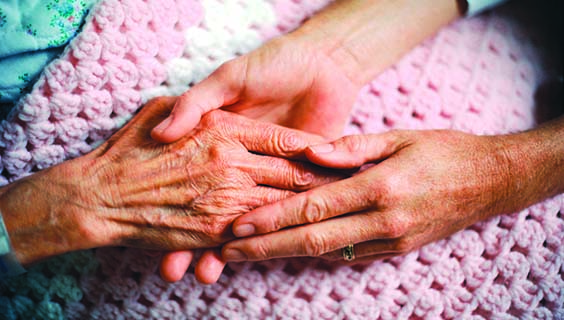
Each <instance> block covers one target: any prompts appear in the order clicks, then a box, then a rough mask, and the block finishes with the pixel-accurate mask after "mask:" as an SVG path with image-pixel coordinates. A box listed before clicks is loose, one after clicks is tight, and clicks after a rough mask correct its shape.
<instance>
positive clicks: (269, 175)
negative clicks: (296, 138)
mask: <svg viewBox="0 0 564 320" xmlns="http://www.w3.org/2000/svg"><path fill="white" fill-rule="evenodd" d="M233 161H234V165H235V166H236V167H237V168H240V169H241V170H243V171H245V172H246V173H247V174H248V175H249V176H250V177H251V178H252V179H253V180H254V181H255V183H257V184H259V185H265V186H270V187H274V188H279V189H284V190H292V191H304V190H309V189H311V188H314V187H317V186H321V185H324V184H327V183H330V182H334V181H337V180H340V179H343V178H345V177H346V175H345V174H344V173H339V172H335V171H329V170H326V169H323V168H320V167H317V166H313V165H310V164H307V163H302V162H296V161H290V160H286V159H282V158H276V157H270V156H261V155H255V154H249V155H245V156H244V157H242V158H241V159H240V160H237V159H233Z"/></svg>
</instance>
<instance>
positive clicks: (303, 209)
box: [233, 169, 382, 237]
mask: <svg viewBox="0 0 564 320" xmlns="http://www.w3.org/2000/svg"><path fill="white" fill-rule="evenodd" d="M373 170H374V169H371V170H367V171H364V172H362V173H360V174H358V175H356V176H354V177H351V178H348V179H345V180H341V181H337V182H333V183H330V184H326V185H323V186H320V187H318V188H315V189H311V190H309V191H306V192H303V193H300V194H297V195H295V196H293V197H291V198H288V199H286V200H283V201H279V202H276V203H273V204H271V205H268V206H264V207H260V208H258V209H256V210H253V211H251V212H249V213H247V214H245V215H243V216H241V217H239V218H237V219H236V220H235V221H234V223H233V233H234V234H235V236H237V237H247V236H250V235H253V234H262V233H269V232H273V231H276V230H279V229H282V228H285V227H288V226H296V225H301V224H311V223H316V222H319V221H322V220H326V219H329V218H332V217H335V216H338V215H342V214H346V213H349V212H357V211H363V210H366V209H368V208H370V207H372V206H374V204H375V203H377V200H378V197H379V194H381V193H382V192H381V191H379V190H377V184H375V183H372V182H371V180H374V179H375V177H374V176H373V175H368V174H367V173H368V172H371V171H373ZM375 180H378V179H375Z"/></svg>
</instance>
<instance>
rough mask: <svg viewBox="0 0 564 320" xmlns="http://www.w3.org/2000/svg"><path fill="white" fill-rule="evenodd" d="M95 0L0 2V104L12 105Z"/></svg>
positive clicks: (69, 36)
mask: <svg viewBox="0 0 564 320" xmlns="http://www.w3.org/2000/svg"><path fill="white" fill-rule="evenodd" d="M95 2H96V0H48V1H45V0H6V1H1V2H0V103H4V104H12V103H13V102H15V101H16V100H17V99H18V98H19V97H20V96H21V95H22V93H24V92H25V91H26V89H28V88H29V87H30V85H31V82H33V80H34V79H35V78H36V77H37V76H38V75H39V73H40V71H41V70H43V68H44V67H45V65H46V64H47V63H49V62H50V61H51V60H53V59H54V58H55V57H56V56H57V55H58V54H60V53H61V52H62V50H63V48H64V45H65V44H66V43H67V42H68V41H69V40H70V39H71V38H72V37H73V36H74V35H75V34H76V33H77V32H78V30H79V29H80V26H81V24H82V21H83V19H84V17H85V16H86V15H87V13H88V11H89V10H90V7H91V6H92V4H94V3H95Z"/></svg>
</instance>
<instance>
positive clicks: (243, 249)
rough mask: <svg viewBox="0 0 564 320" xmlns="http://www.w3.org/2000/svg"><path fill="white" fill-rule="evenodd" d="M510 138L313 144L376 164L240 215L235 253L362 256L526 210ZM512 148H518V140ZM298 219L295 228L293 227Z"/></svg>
mask: <svg viewBox="0 0 564 320" xmlns="http://www.w3.org/2000/svg"><path fill="white" fill-rule="evenodd" d="M507 150H508V148H506V139H505V138H504V137H503V136H499V137H480V136H474V135H469V134H464V133H461V132H456V131H419V132H417V131H392V132H389V133H384V134H381V135H365V136H348V137H344V138H342V139H340V140H337V141H335V142H333V143H332V144H328V145H318V146H313V147H311V148H309V149H308V150H307V151H306V154H307V157H308V159H310V160H311V161H312V162H314V163H316V164H319V165H322V166H326V167H330V168H354V167H360V166H362V165H364V164H366V163H375V165H373V166H372V167H370V168H369V169H367V170H364V171H362V172H360V173H358V174H356V175H354V176H352V177H351V178H348V179H345V180H341V181H337V182H334V183H330V184H327V185H324V186H321V187H318V188H315V189H312V190H309V191H306V192H303V193H300V194H297V195H295V196H292V197H291V198H288V199H286V200H282V201H280V202H277V203H274V204H271V205H267V206H264V207H261V208H258V209H256V210H254V211H252V212H250V213H247V214H245V215H243V216H241V217H239V218H237V219H236V220H235V222H234V224H233V232H234V234H235V235H236V236H238V237H248V236H252V237H249V238H244V239H238V240H235V241H232V242H229V243H227V244H226V245H224V247H223V251H222V255H223V258H224V259H226V260H227V261H240V260H263V259H270V258H276V257H291V256H317V257H323V258H327V259H333V260H339V259H343V258H342V254H341V250H340V249H341V248H343V247H345V246H346V245H348V244H355V251H356V257H357V260H356V261H363V260H373V259H378V258H387V257H390V256H394V255H401V254H404V253H406V252H409V251H411V250H413V249H416V248H418V247H420V246H422V245H424V244H426V243H429V242H432V241H435V240H437V239H442V238H445V237H447V236H449V235H450V234H452V233H454V232H456V231H457V230H460V229H462V228H465V227H467V226H469V225H471V224H473V223H474V222H476V221H478V220H480V219H483V218H486V217H489V216H491V215H494V214H500V213H509V212H513V210H515V209H518V208H517V207H514V206H515V205H516V203H518V202H514V201H512V200H511V199H510V198H511V197H509V196H508V195H512V194H513V197H520V196H521V195H519V194H518V193H512V192H514V191H515V190H516V188H517V186H514V185H512V184H511V182H512V181H513V180H512V177H511V175H512V174H513V172H514V171H515V174H516V172H517V170H513V169H512V168H511V169H510V168H509V162H508V156H507V154H506V152H507ZM512 150H515V148H513V149H512ZM289 227H291V228H289Z"/></svg>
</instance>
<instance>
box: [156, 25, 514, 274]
mask: <svg viewBox="0 0 564 320" xmlns="http://www.w3.org/2000/svg"><path fill="white" fill-rule="evenodd" d="M290 37H291V36H290ZM287 40H288V37H286V41H287ZM282 41H283V40H274V41H272V42H269V43H268V44H266V45H265V46H263V47H261V48H259V49H257V50H255V51H253V52H251V53H249V54H247V55H244V56H242V57H239V58H237V59H235V60H232V61H230V62H228V63H226V64H224V65H222V66H221V67H220V68H219V69H218V70H217V71H216V72H214V73H213V74H211V75H210V77H208V78H207V79H205V80H204V81H202V82H201V83H199V84H197V85H196V86H194V87H193V88H192V89H191V90H189V91H187V92H186V93H185V94H184V95H182V96H181V97H180V98H179V100H178V101H177V102H176V104H175V107H174V109H173V111H172V113H171V115H170V116H169V117H168V118H167V119H166V120H165V121H163V122H161V123H160V124H159V126H157V127H156V128H155V129H154V130H153V131H152V137H153V138H154V139H155V140H158V141H161V142H165V143H168V142H171V141H176V139H179V138H180V137H182V136H184V135H185V134H187V133H188V130H189V129H190V127H191V126H193V125H195V124H196V123H198V121H199V120H200V118H201V117H202V116H204V115H205V114H207V112H209V111H210V110H214V109H218V108H222V109H224V110H229V111H232V112H236V113H239V114H242V115H245V116H246V117H250V118H254V119H257V120H260V121H263V122H272V123H277V124H280V125H284V126H290V127H293V128H296V129H300V130H306V131H309V132H312V133H316V134H319V135H323V136H325V138H326V139H325V141H330V139H328V138H334V137H335V136H337V135H338V134H339V132H341V130H342V128H343V126H344V124H345V122H346V120H347V118H348V113H349V112H350V108H351V106H352V104H353V102H354V98H355V97H356V95H357V92H358V90H359V89H360V87H361V84H360V83H355V82H354V81H351V80H350V78H349V77H348V76H347V75H346V74H345V72H344V71H342V70H343V69H341V68H340V66H339V65H338V63H336V62H335V61H334V60H333V59H332V58H331V57H329V56H328V55H326V54H324V53H323V51H318V50H315V48H313V49H312V48H310V47H308V46H307V45H303V46H302V45H301V44H300V42H299V41H297V40H296V39H290V41H291V42H290V43H291V45H290V44H288V43H284V42H282ZM280 75H283V76H284V77H285V79H280V78H279V76H280ZM302 134H303V132H302ZM265 139H266V140H265V142H266V141H268V139H270V138H268V137H266V138H265ZM511 143H513V142H511V139H509V138H504V137H502V138H500V137H478V136H475V135H470V134H464V133H461V132H456V131H426V132H418V131H391V132H387V133H383V134H379V135H361V136H349V137H343V138H341V139H338V140H336V141H333V142H331V143H322V141H321V139H320V138H318V139H317V140H316V141H311V140H310V141H309V143H308V144H304V145H302V147H303V148H300V149H299V150H300V152H301V154H302V157H303V158H302V160H307V162H309V163H311V164H312V165H315V166H317V167H321V168H326V169H328V170H329V171H325V172H326V173H327V172H331V173H333V175H332V176H331V177H332V178H334V179H333V180H331V179H330V178H329V177H326V179H325V180H324V182H327V183H324V184H322V183H318V184H311V185H309V186H310V187H311V188H304V189H303V190H302V191H303V192H300V193H297V194H286V195H287V196H288V197H287V198H286V197H284V196H281V197H277V199H276V200H280V201H268V202H269V204H267V205H264V206H259V205H257V206H256V207H255V208H249V209H251V210H250V212H248V213H244V214H243V215H241V216H237V217H233V219H232V220H233V221H230V222H232V225H229V226H225V227H226V228H227V229H229V231H231V232H233V235H234V236H236V237H238V238H240V239H237V240H234V241H230V242H228V243H226V244H224V245H223V246H222V248H221V252H219V250H208V251H206V252H204V254H203V255H202V257H201V258H200V260H199V261H198V263H197V264H196V266H195V275H196V277H197V278H198V280H200V281H201V282H204V283H213V282H215V281H217V279H218V277H219V276H220V274H221V272H222V270H223V268H224V266H225V263H226V262H227V261H244V260H263V259H271V258H280V257H292V256H315V257H323V258H327V259H331V260H342V259H343V257H342V253H341V248H343V247H345V246H347V245H349V244H355V248H356V249H355V250H356V260H355V262H360V261H372V260H374V259H382V258H387V257H391V256H395V255H400V254H404V253H406V252H409V251H411V250H413V249H415V248H418V247H420V246H422V245H424V244H426V243H429V242H432V241H435V240H438V239H442V238H444V237H447V236H448V235H450V234H452V233H454V232H456V231H458V230H460V229H462V228H464V227H467V226H469V225H471V224H472V223H474V222H476V221H478V220H480V219H483V218H485V217H487V216H489V215H491V214H493V213H500V212H510V210H512V209H513V208H512V207H508V206H506V202H504V201H501V200H503V199H502V198H503V194H500V193H499V192H498V189H499V188H500V187H504V184H506V183H507V181H510V176H511V168H510V167H509V163H510V161H509V159H508V156H507V154H506V153H505V150H506V149H505V147H506V146H507V145H508V144H511ZM270 154H272V153H270ZM273 155H274V154H273ZM365 164H375V165H374V166H372V167H371V168H369V169H367V170H365V171H362V172H358V170H359V168H361V167H362V166H364V165H365ZM351 173H356V174H354V175H350V174H351ZM265 174H266V173H265ZM339 175H341V176H340V177H339V178H337V176H339ZM343 175H345V176H343ZM319 178H321V177H319ZM306 189H307V190H306ZM506 190H508V191H510V190H512V189H511V188H509V186H508V188H507V189H506ZM240 213H243V212H240ZM192 258H193V252H191V251H177V252H171V253H168V254H166V255H165V256H164V258H163V260H162V263H161V275H162V276H163V278H164V279H166V280H168V281H176V280H179V279H180V278H181V277H182V276H183V275H184V273H185V272H186V270H187V268H188V266H189V265H190V263H191V261H192Z"/></svg>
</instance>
